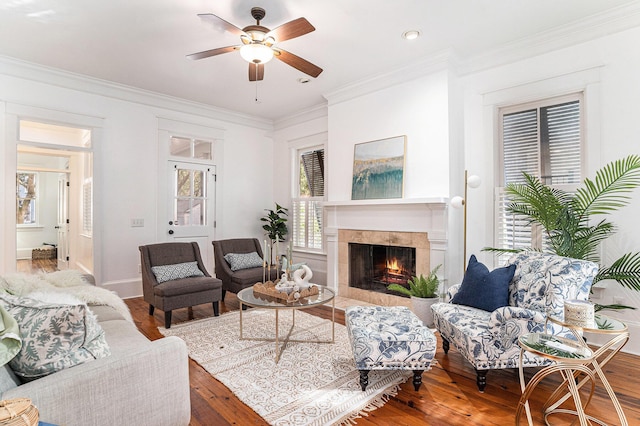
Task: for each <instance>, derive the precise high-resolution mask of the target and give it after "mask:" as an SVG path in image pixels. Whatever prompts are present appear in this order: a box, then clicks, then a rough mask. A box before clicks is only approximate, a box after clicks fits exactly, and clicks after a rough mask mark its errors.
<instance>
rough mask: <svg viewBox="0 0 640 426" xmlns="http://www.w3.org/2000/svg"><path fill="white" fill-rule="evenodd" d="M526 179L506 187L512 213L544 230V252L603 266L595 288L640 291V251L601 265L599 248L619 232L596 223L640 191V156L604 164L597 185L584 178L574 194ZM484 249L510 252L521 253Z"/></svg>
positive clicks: (608, 224)
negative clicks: (612, 284)
mask: <svg viewBox="0 0 640 426" xmlns="http://www.w3.org/2000/svg"><path fill="white" fill-rule="evenodd" d="M523 176H524V183H511V184H508V185H507V186H506V193H507V195H508V197H509V198H510V200H511V202H510V204H509V205H508V207H507V211H508V212H509V213H511V214H514V215H517V216H519V217H523V218H525V219H526V220H527V221H528V222H529V223H530V224H531V225H535V226H539V227H540V228H542V231H543V233H544V235H545V237H546V243H547V244H546V245H545V247H544V251H547V252H550V253H555V254H557V255H560V256H565V257H571V258H574V259H582V260H590V261H592V262H595V263H598V264H600V269H599V270H598V273H597V275H596V277H595V278H594V280H593V284H595V283H597V282H598V281H602V280H615V281H617V282H618V283H620V284H621V285H622V286H624V287H626V288H628V289H631V290H636V291H640V252H636V253H626V254H624V255H622V256H621V257H620V258H619V259H617V260H615V261H614V262H613V263H611V265H609V266H604V265H602V263H601V260H600V257H599V254H600V250H599V246H600V243H601V242H602V241H604V240H605V239H606V238H608V237H610V236H611V235H613V234H614V233H615V231H616V227H615V225H614V224H613V223H612V222H610V221H609V220H607V219H606V218H604V219H600V220H596V218H597V217H598V216H605V215H608V214H610V213H612V212H614V211H616V210H617V209H619V208H621V207H624V206H626V205H627V204H628V203H629V200H630V196H629V193H630V192H631V191H632V190H633V189H635V188H637V187H638V186H640V156H637V155H630V156H628V157H626V158H623V159H621V160H617V161H613V162H611V163H609V164H607V165H605V166H604V167H603V168H602V169H600V170H598V171H597V172H596V176H595V180H591V179H585V180H584V182H583V185H582V186H581V187H580V188H578V190H577V191H576V192H575V193H568V192H565V191H561V190H559V189H556V188H551V187H549V186H547V185H545V184H543V183H542V182H541V181H540V179H538V178H537V177H535V176H531V175H529V174H527V173H524V172H523ZM531 249H533V248H530V249H526V250H531ZM484 250H489V251H494V252H500V253H506V252H517V251H521V250H522V249H521V250H511V249H502V248H485V249H484ZM628 308H631V307H629V306H624V305H619V304H615V305H597V304H596V310H601V309H628ZM633 309H635V308H633Z"/></svg>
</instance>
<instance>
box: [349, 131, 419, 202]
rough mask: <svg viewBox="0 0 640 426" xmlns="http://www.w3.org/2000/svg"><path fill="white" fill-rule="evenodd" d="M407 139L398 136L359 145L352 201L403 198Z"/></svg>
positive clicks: (355, 158)
mask: <svg viewBox="0 0 640 426" xmlns="http://www.w3.org/2000/svg"><path fill="white" fill-rule="evenodd" d="M406 141H407V137H406V136H396V137H393V138H388V139H380V140H377V141H371V142H364V143H359V144H356V145H355V147H354V153H353V179H352V183H351V199H352V200H368V199H385V198H402V196H403V189H404V155H405V146H406Z"/></svg>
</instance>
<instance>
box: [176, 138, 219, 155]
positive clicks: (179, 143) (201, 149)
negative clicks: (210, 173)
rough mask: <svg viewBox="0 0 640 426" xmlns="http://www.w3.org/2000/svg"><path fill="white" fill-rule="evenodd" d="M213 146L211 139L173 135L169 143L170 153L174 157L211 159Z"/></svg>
mask: <svg viewBox="0 0 640 426" xmlns="http://www.w3.org/2000/svg"><path fill="white" fill-rule="evenodd" d="M212 146H213V143H212V142H210V141H205V140H200V139H191V138H185V137H177V136H173V137H171V140H170V143H169V153H170V154H171V155H172V156H174V157H182V158H196V159H200V160H211V159H212V154H211V152H212Z"/></svg>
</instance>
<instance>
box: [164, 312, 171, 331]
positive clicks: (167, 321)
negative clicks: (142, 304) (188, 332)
mask: <svg viewBox="0 0 640 426" xmlns="http://www.w3.org/2000/svg"><path fill="white" fill-rule="evenodd" d="M164 328H171V311H164Z"/></svg>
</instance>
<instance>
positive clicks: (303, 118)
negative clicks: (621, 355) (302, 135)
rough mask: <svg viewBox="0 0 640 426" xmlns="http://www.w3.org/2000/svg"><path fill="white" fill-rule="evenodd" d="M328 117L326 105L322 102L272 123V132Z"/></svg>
mask: <svg viewBox="0 0 640 426" xmlns="http://www.w3.org/2000/svg"><path fill="white" fill-rule="evenodd" d="M328 115H329V114H328V110H327V103H326V102H323V103H321V104H318V105H314V106H312V107H309V108H307V109H303V110H301V111H299V112H297V113H295V114H291V115H289V116H287V117H283V118H281V119H278V120H276V121H275V122H274V123H273V127H274V130H280V129H285V128H287V127H291V126H295V125H297V124H302V123H306V122H308V121H311V120H315V119H317V118H326V117H328Z"/></svg>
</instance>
